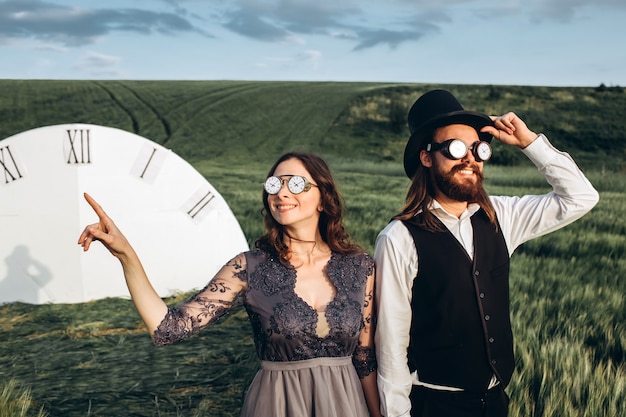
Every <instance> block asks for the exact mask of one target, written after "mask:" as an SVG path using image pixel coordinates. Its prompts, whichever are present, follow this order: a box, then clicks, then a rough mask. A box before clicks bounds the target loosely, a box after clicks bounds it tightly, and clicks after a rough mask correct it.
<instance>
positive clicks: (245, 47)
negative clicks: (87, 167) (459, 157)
mask: <svg viewBox="0 0 626 417" xmlns="http://www.w3.org/2000/svg"><path fill="white" fill-rule="evenodd" d="M625 41H626V1H624V0H594V1H588V0H586V1H582V0H371V1H365V0H361V1H357V0H314V1H310V0H309V1H304V0H257V1H253V0H132V1H128V0H124V1H119V0H105V1H85V0H84V1H79V0H46V1H38V0H8V1H0V57H1V59H0V78H2V79H133V80H287V81H291V80H307V81H375V82H410V83H443V84H453V83H459V84H510V85H545V86H598V85H600V84H601V83H604V84H605V85H607V86H615V85H619V86H626V47H625V46H624V45H623V44H624V42H625Z"/></svg>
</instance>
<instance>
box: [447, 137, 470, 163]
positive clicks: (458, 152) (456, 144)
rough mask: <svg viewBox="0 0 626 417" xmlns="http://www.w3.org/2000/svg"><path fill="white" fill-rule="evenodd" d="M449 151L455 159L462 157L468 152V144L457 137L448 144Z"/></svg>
mask: <svg viewBox="0 0 626 417" xmlns="http://www.w3.org/2000/svg"><path fill="white" fill-rule="evenodd" d="M448 152H449V153H450V155H452V157H453V158H454V159H461V158H463V157H464V156H465V155H466V154H467V146H465V143H464V142H463V141H462V140H459V139H455V140H453V141H452V142H450V144H449V145H448Z"/></svg>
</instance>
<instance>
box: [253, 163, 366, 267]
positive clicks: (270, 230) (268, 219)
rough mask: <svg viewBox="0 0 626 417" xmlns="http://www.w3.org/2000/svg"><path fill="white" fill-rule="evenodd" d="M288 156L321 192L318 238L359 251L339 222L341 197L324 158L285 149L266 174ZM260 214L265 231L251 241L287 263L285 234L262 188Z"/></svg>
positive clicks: (339, 247)
mask: <svg viewBox="0 0 626 417" xmlns="http://www.w3.org/2000/svg"><path fill="white" fill-rule="evenodd" d="M289 159H297V160H299V161H300V162H302V164H303V165H304V167H305V168H306V170H307V171H308V172H309V173H310V174H311V177H312V178H309V179H310V180H311V182H313V183H315V184H317V187H318V189H319V190H320V195H321V199H322V201H321V206H322V212H321V213H320V219H319V224H318V229H319V232H320V235H321V237H322V240H323V241H324V242H325V243H326V244H327V245H328V247H329V248H330V249H331V250H332V251H333V252H336V253H340V254H351V253H357V252H361V251H362V249H361V248H360V247H359V246H358V245H357V244H356V243H353V242H352V241H351V239H350V236H349V234H348V232H347V231H346V229H345V227H344V225H343V213H344V208H345V205H344V200H343V198H342V196H341V194H340V193H339V190H338V189H337V186H336V185H335V181H334V180H333V177H332V174H331V172H330V169H329V168H328V165H327V164H326V162H325V161H324V160H323V159H322V158H320V157H319V156H317V155H313V154H310V153H303V152H289V153H286V154H284V155H283V156H281V157H280V158H278V160H277V161H276V162H275V163H274V165H273V166H272V168H270V170H269V172H268V175H267V176H268V177H269V176H272V175H274V172H275V171H276V167H278V165H279V164H280V163H281V162H284V161H286V160H289ZM263 207H264V209H263V214H264V220H263V222H264V224H265V234H264V235H263V236H261V237H260V238H258V239H257V241H256V242H255V243H254V246H255V247H256V248H260V249H263V250H265V251H268V252H276V253H277V254H278V256H279V258H280V261H281V262H282V263H283V264H288V256H287V255H288V253H287V252H288V249H289V248H288V247H287V245H285V237H288V238H291V236H289V235H288V234H287V233H286V231H285V228H284V226H283V225H281V224H280V223H278V222H277V221H276V220H275V219H274V217H273V216H272V213H271V211H270V206H269V203H268V194H267V191H265V190H263Z"/></svg>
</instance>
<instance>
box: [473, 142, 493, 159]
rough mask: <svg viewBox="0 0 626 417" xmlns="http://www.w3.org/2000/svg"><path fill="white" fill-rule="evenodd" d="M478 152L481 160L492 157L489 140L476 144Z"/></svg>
mask: <svg viewBox="0 0 626 417" xmlns="http://www.w3.org/2000/svg"><path fill="white" fill-rule="evenodd" d="M476 154H477V155H478V157H479V158H480V160H481V161H486V160H488V159H489V158H491V146H490V145H489V143H487V142H480V143H479V144H478V145H476Z"/></svg>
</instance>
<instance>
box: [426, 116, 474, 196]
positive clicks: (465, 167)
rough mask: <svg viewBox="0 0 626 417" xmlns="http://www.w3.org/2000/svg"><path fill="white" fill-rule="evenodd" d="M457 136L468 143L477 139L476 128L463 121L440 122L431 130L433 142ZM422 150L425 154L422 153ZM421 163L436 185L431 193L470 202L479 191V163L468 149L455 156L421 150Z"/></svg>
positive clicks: (456, 137) (440, 141) (470, 143)
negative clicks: (461, 122)
mask: <svg viewBox="0 0 626 417" xmlns="http://www.w3.org/2000/svg"><path fill="white" fill-rule="evenodd" d="M448 139H460V140H462V141H463V142H464V143H465V145H466V146H471V145H472V144H473V143H475V142H476V141H477V140H479V139H478V132H476V130H475V129H474V128H473V127H471V126H467V125H461V124H455V125H449V126H444V127H441V128H439V129H437V130H436V131H435V135H434V142H438V143H442V142H445V141H446V140H448ZM424 153H425V155H424ZM422 163H423V164H424V165H425V166H430V168H431V169H430V172H431V179H432V180H433V181H434V184H435V186H436V188H437V194H439V195H436V196H435V197H436V198H437V197H441V196H445V197H447V198H449V199H452V200H455V201H463V202H474V201H476V200H477V196H478V195H479V194H480V192H484V191H483V185H482V181H483V174H482V170H483V163H482V162H477V161H476V160H475V159H474V155H473V154H472V152H467V154H466V155H465V156H464V157H463V158H461V159H458V160H452V159H448V158H447V157H445V156H444V155H443V154H442V153H441V152H440V151H434V152H426V151H423V154H422Z"/></svg>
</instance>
